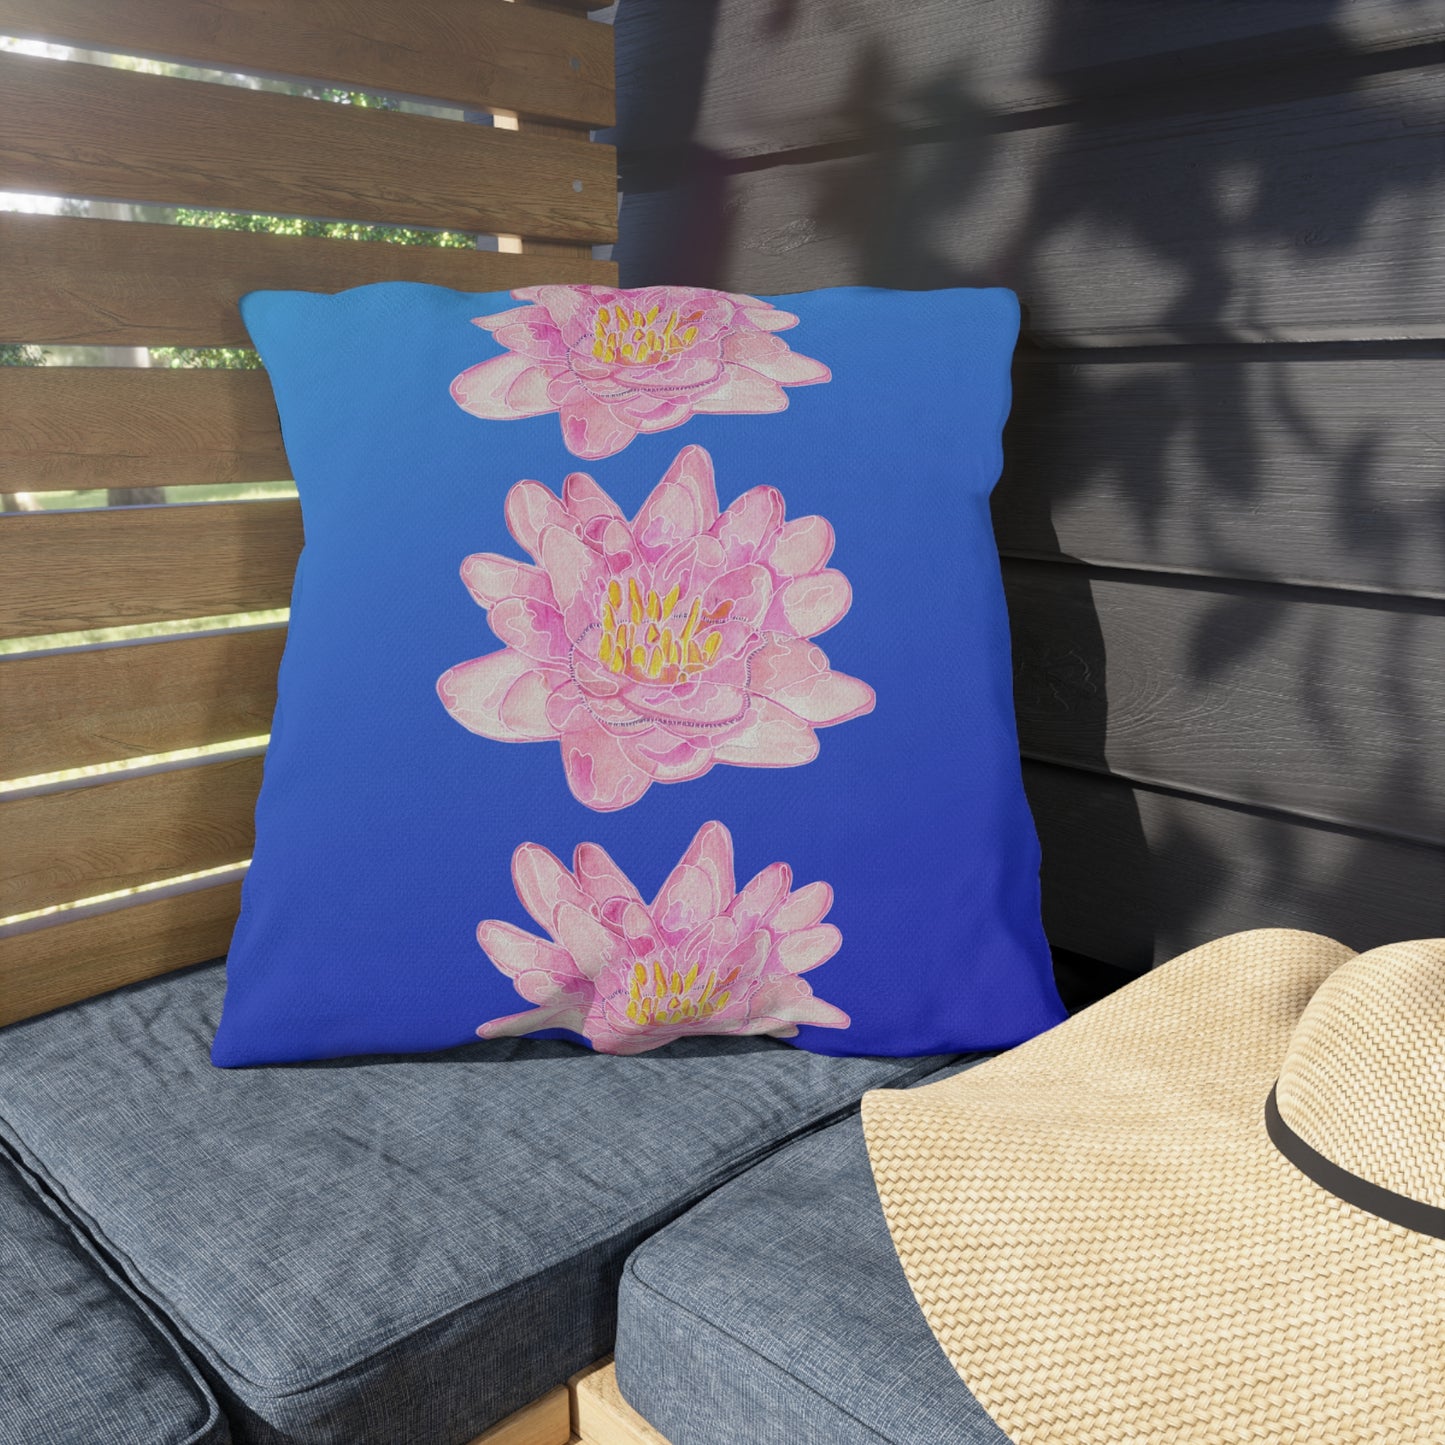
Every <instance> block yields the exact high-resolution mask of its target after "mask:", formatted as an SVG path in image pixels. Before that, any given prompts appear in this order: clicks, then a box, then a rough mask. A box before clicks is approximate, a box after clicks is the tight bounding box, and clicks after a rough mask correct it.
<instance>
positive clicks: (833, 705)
mask: <svg viewBox="0 0 1445 1445" xmlns="http://www.w3.org/2000/svg"><path fill="white" fill-rule="evenodd" d="M760 690H761V689H760ZM768 696H769V697H771V698H772V699H773V700H774V701H775V702H780V703H782V705H783V706H784V707H785V708H787V709H788V711H789V712H794V713H797V715H798V716H799V717H800V718H802V719H803V720H804V721H805V722H809V723H811V724H812V725H813V726H814V727H815V728H822V727H833V726H834V725H835V724H837V723H841V722H847V721H848V720H849V718H855V717H862V716H863V714H864V713H870V712H872V711H873V705H874V702H875V698H874V695H873V689H872V688H871V687H869V686H868V684H867V683H866V682H860V681H859V680H858V679H857V678H856V677H849V676H848V674H847V673H845V672H823V673H820V674H818V675H817V676H816V677H812V678H809V679H807V681H805V682H797V683H794V684H793V685H792V686H791V687H785V688H781V689H779V690H778V691H776V692H771V691H770V692H769V693H768Z"/></svg>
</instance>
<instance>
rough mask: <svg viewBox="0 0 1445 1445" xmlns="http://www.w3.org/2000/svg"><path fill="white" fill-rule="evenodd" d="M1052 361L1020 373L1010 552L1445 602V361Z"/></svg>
mask: <svg viewBox="0 0 1445 1445" xmlns="http://www.w3.org/2000/svg"><path fill="white" fill-rule="evenodd" d="M1242 349H1243V348H1241V350H1242ZM1047 357H1048V354H1047V353H1039V352H1035V353H1033V357H1032V359H1030V360H1025V358H1023V357H1020V364H1019V365H1018V366H1016V367H1015V369H1014V404H1013V415H1012V420H1011V422H1010V426H1009V430H1008V432H1007V434H1006V436H1005V440H1004V457H1005V466H1004V478H1003V480H1002V481H1001V482H1000V484H999V487H998V490H997V491H996V492H995V493H994V508H993V511H994V523H995V528H996V530H997V533H998V540H999V546H1000V547H1002V548H1003V549H1004V550H1005V551H1006V552H1008V551H1014V552H1019V553H1034V554H1040V555H1059V554H1062V555H1065V556H1071V557H1075V558H1078V559H1080V560H1083V561H1088V562H1098V563H1103V564H1106V565H1108V564H1112V565H1123V566H1152V567H1157V568H1160V569H1162V570H1165V571H1167V570H1170V569H1180V570H1184V571H1190V572H1206V573H1215V574H1222V575H1225V576H1234V577H1259V578H1273V579H1278V580H1280V581H1289V582H1306V583H1309V582H1313V583H1319V584H1322V585H1327V586H1333V587H1358V588H1362V589H1366V590H1373V591H1383V592H1397V593H1407V594H1413V595H1417V596H1433V597H1442V596H1445V356H1441V355H1432V356H1422V355H1419V354H1402V355H1400V356H1397V357H1394V358H1388V357H1387V358H1379V357H1376V358H1365V359H1361V358H1358V357H1353V356H1349V355H1331V354H1329V353H1328V351H1326V353H1325V355H1324V356H1323V357H1321V358H1320V359H1312V358H1310V357H1305V358H1304V359H1301V358H1300V356H1299V353H1297V352H1296V353H1289V352H1286V353H1285V354H1283V355H1280V354H1279V353H1277V352H1275V351H1273V350H1271V349H1269V348H1264V349H1262V350H1259V351H1257V352H1256V354H1255V355H1254V356H1252V357H1250V358H1249V359H1247V360H1246V359H1241V358H1240V357H1239V356H1238V355H1234V356H1230V357H1227V358H1224V359H1211V358H1208V357H1206V358H1195V357H1192V356H1190V355H1189V354H1187V353H1186V354H1185V355H1184V356H1183V357H1173V356H1166V357H1164V358H1162V359H1161V358H1160V357H1159V356H1158V355H1157V354H1156V355H1154V356H1151V357H1150V358H1149V359H1147V360H1139V361H1130V362H1122V361H1121V362H1114V361H1110V360H1109V356H1108V353H1107V352H1105V353H1099V352H1093V353H1090V352H1072V353H1068V358H1069V359H1068V360H1067V361H1063V360H1060V361H1052V360H1049V359H1047Z"/></svg>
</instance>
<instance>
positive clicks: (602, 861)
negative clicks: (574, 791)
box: [572, 843, 827, 917]
mask: <svg viewBox="0 0 1445 1445" xmlns="http://www.w3.org/2000/svg"><path fill="white" fill-rule="evenodd" d="M572 872H573V874H574V875H575V876H576V878H577V882H578V883H579V884H580V885H581V888H582V891H583V892H584V893H586V895H587V896H588V897H589V898H590V899H591V900H592V901H593V902H594V903H595V904H597V906H598V907H599V908H600V907H601V906H602V905H603V904H605V903H609V902H611V901H612V900H613V899H614V898H624V899H626V900H628V901H629V902H631V903H641V902H642V895H641V894H640V893H638V891H637V889H636V888H635V887H634V886H633V884H632V881H631V879H629V878H628V876H627V875H626V874H625V873H624V872H623V871H622V869H620V868H619V867H618V866H617V864H616V863H614V862H613V861H612V859H611V858H610V857H609V856H608V855H607V852H606V850H605V849H603V848H601V847H600V846H599V845H598V844H596V843H579V844H578V845H577V851H576V852H575V853H574V854H573V855H572ZM824 912H827V910H826V909H824ZM819 916H820V917H821V915H819Z"/></svg>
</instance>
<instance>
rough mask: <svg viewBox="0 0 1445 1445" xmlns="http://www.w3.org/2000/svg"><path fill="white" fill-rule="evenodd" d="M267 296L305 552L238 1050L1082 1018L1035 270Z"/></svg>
mask: <svg viewBox="0 0 1445 1445" xmlns="http://www.w3.org/2000/svg"><path fill="white" fill-rule="evenodd" d="M243 313H244V316H245V319H246V323H247V326H248V327H249V329H250V331H251V335H252V337H253V338H254V340H255V342H256V345H257V347H258V348H259V350H260V353H261V356H262V358H263V360H264V361H265V363H266V366H267V369H268V370H269V372H270V374H271V379H272V383H273V386H274V388H275V391H276V398H277V404H278V408H279V410H280V414H281V422H282V428H283V431H284V434H285V438H286V446H287V452H288V454H289V456H290V459H291V463H292V467H293V471H294V475H295V477H296V480H297V486H298V489H299V492H300V496H301V505H302V512H303V516H304V521H305V529H306V548H305V551H304V553H303V556H302V558H301V562H300V565H299V568H298V572H297V579H296V589H295V596H294V600H293V609H292V617H291V629H290V635H289V639H288V643H287V648H286V654H285V658H284V660H283V663H282V667H281V677H280V701H279V704H278V707H277V712H276V720H275V724H274V728H273V733H272V745H271V750H270V753H269V756H268V758H267V763H266V777H265V783H264V786H263V788H262V792H261V799H260V803H259V805H258V809H257V844H256V853H255V861H254V863H253V865H252V868H251V872H250V876H249V877H248V879H247V881H246V884H245V889H244V897H243V906H242V913H241V919H240V922H239V923H238V925H237V929H236V934H235V939H234V942H233V945H232V949H231V954H230V960H229V972H228V992H227V998H226V1004H225V1009H224V1012H223V1016H222V1019H221V1024H220V1027H219V1030H218V1032H217V1035H216V1040H215V1045H214V1049H213V1057H214V1059H215V1061H216V1062H217V1063H218V1064H222V1065H235V1064H251V1063H264V1062H275V1061H285V1060H298V1059H311V1058H323V1057H334V1056H339V1055H346V1054H355V1053H367V1052H404V1051H415V1050H429V1049H436V1048H441V1047H446V1046H449V1045H453V1044H459V1043H462V1042H465V1041H467V1040H468V1039H470V1038H472V1037H473V1036H474V1035H476V1034H480V1035H481V1036H482V1037H497V1036H503V1035H509V1034H523V1033H542V1034H544V1035H546V1036H552V1037H558V1036H560V1037H570V1038H573V1039H577V1040H581V1041H585V1042H587V1043H589V1044H591V1045H592V1047H594V1048H597V1049H600V1050H604V1051H607V1052H615V1053H638V1052H642V1051H644V1050H646V1049H649V1048H653V1047H656V1046H657V1045H659V1044H662V1043H666V1042H668V1041H670V1040H672V1039H675V1038H678V1037H680V1036H683V1035H690V1034H698V1033H715V1034H759V1033H762V1034H772V1035H775V1036H778V1037H783V1038H790V1039H792V1040H793V1041H794V1042H795V1043H797V1044H798V1045H800V1046H802V1047H805V1048H809V1049H814V1050H817V1051H819V1052H823V1053H837V1054H926V1053H942V1052H951V1051H958V1050H965V1049H979V1048H994V1047H1000V1046H1004V1045H1008V1044H1012V1043H1016V1042H1018V1041H1019V1040H1021V1039H1023V1038H1026V1037H1028V1036H1030V1035H1032V1034H1034V1033H1037V1032H1038V1031H1040V1030H1041V1029H1044V1028H1046V1027H1048V1026H1050V1025H1052V1024H1053V1023H1056V1022H1057V1021H1058V1020H1059V1019H1060V1018H1061V1017H1062V1016H1063V1008H1062V1006H1061V1004H1060V1003H1059V1000H1058V996H1057V994H1056V992H1055V990H1054V986H1053V980H1052V973H1051V970H1050V963H1049V954H1048V950H1047V947H1046V945H1045V942H1044V938H1043V934H1042V930H1041V927H1040V922H1039V905H1038V845H1037V841H1036V839H1035V835H1034V831H1033V826H1032V823H1031V820H1030V818H1029V814H1028V810H1027V807H1026V804H1025V802H1024V798H1023V792H1022V787H1021V783H1020V776H1019V763H1018V746H1017V741H1016V738H1015V732H1014V722H1013V707H1012V696H1011V691H1010V668H1009V646H1008V629H1007V619H1006V615H1005V611H1004V605H1003V595H1002V589H1001V586H1000V581H999V568H998V559H997V554H996V551H995V548H994V542H993V533H992V528H991V524H990V518H989V508H988V497H989V492H990V490H991V488H992V486H993V483H994V481H995V479H996V478H997V475H998V471H999V465H1000V431H1001V428H1002V426H1003V422H1004V418H1005V416H1006V413H1007V410H1008V397H1009V382H1008V371H1009V360H1010V355H1011V352H1012V347H1013V342H1014V339H1015V336H1016V333H1017V326H1018V312H1017V305H1016V302H1015V300H1014V298H1013V296H1012V295H1011V294H1010V293H1008V292H1005V291H965V290H955V291H942V292H932V293H906V292H887V291H875V290H858V289H843V290H832V291H821V292H815V293H811V294H808V295H800V296H790V297H787V298H780V299H779V300H778V301H777V302H770V301H768V300H760V299H757V298H753V297H743V296H731V295H725V294H723V293H720V292H711V291H700V290H696V289H694V288H684V287H656V288H650V289H647V290H640V291H632V292H627V291H616V290H612V289H608V288H601V287H589V286H543V287H532V288H528V289H526V290H523V291H518V292H516V293H515V294H513V295H511V296H508V295H506V294H492V295H468V294H463V293H458V292H453V291H445V290H441V289H439V288H435V287H426V286H417V285H411V284H405V283H389V284H383V285H378V286H367V287H361V288H359V289H357V290H353V291H348V292H344V293H342V294H340V295H336V296H320V295H311V294H306V293H292V292H258V293H255V294H253V295H251V296H248V297H247V298H246V299H245V301H244V302H243Z"/></svg>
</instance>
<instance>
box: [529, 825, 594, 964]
mask: <svg viewBox="0 0 1445 1445" xmlns="http://www.w3.org/2000/svg"><path fill="white" fill-rule="evenodd" d="M512 886H513V887H514V888H515V889H516V890H517V897H518V898H520V899H521V900H522V907H523V908H525V909H526V910H527V912H528V913H530V914H531V915H532V917H533V918H535V919H536V920H537V922H538V923H540V924H541V925H542V927H543V928H545V929H546V930H547V931H548V932H549V933H550V934H551V935H552V936H553V937H554V938H557V941H558V942H559V943H563V940H562V939H561V938H558V935H557V931H556V918H557V911H558V909H560V908H561V907H563V905H567V906H569V907H572V908H583V909H585V908H586V907H587V895H586V894H585V893H583V891H582V889H581V888H580V887H579V886H578V883H577V880H576V879H575V878H574V877H573V876H572V874H571V873H570V872H569V871H568V869H567V868H565V867H564V866H563V864H562V861H561V859H559V858H558V857H557V855H556V854H555V853H553V852H552V851H551V850H550V849H547V848H544V847H543V846H542V845H541V844H540V843H522V844H520V845H519V846H518V848H517V850H516V852H514V853H513V854H512ZM563 946H564V947H565V943H563Z"/></svg>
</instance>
